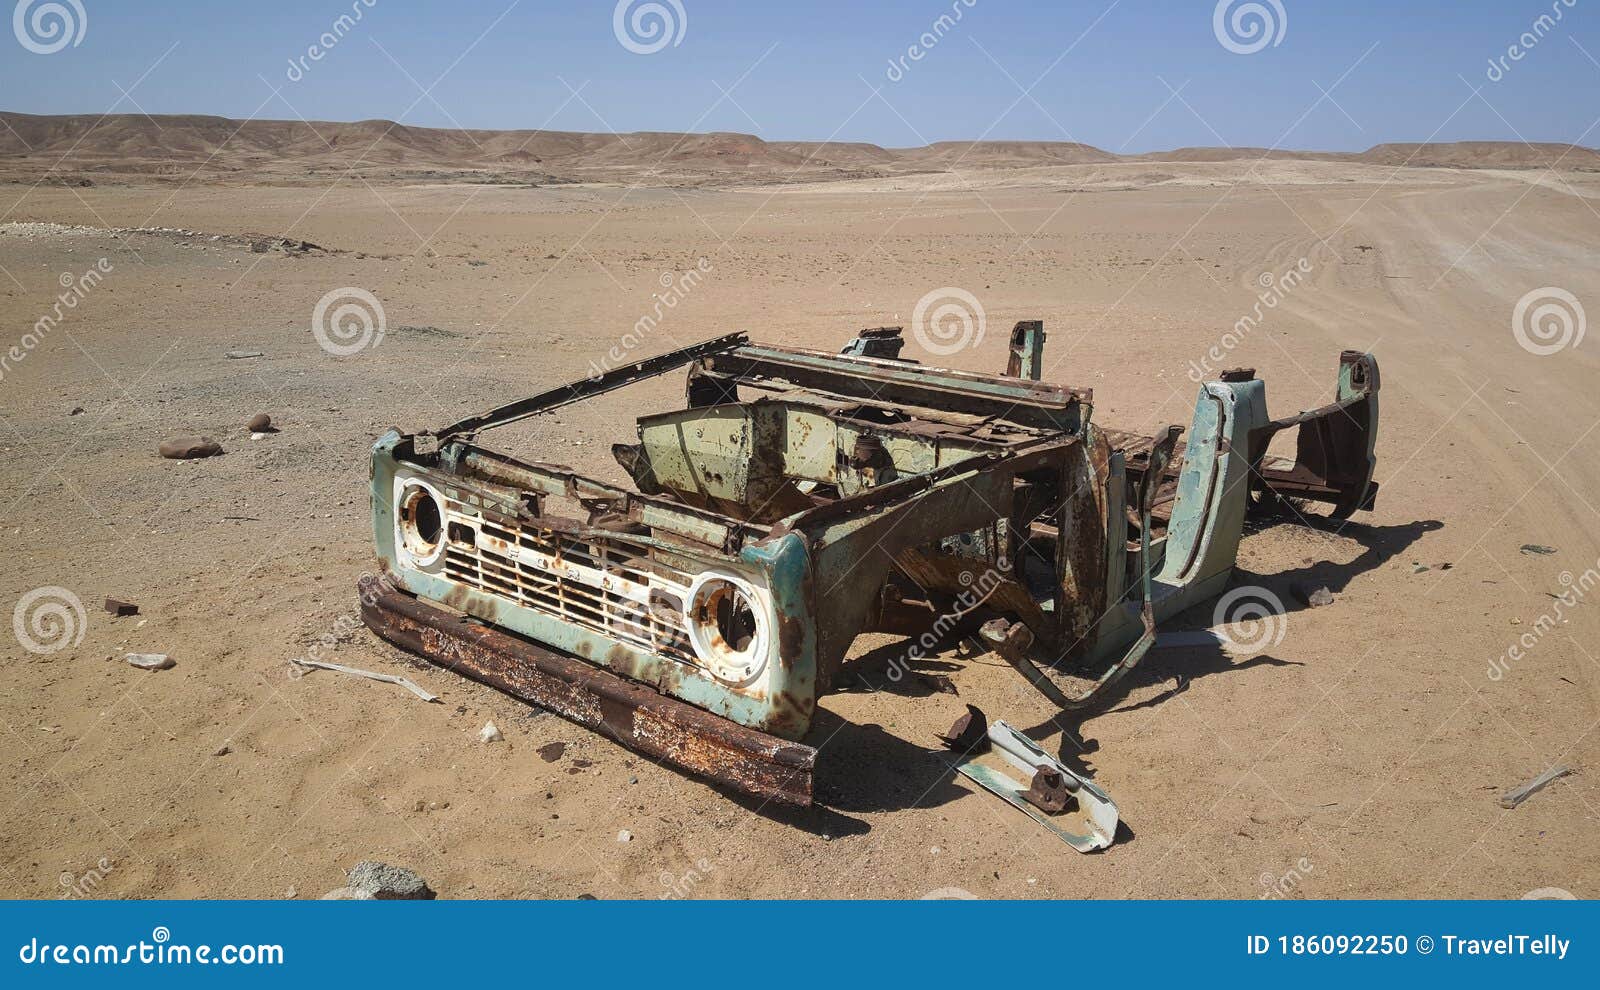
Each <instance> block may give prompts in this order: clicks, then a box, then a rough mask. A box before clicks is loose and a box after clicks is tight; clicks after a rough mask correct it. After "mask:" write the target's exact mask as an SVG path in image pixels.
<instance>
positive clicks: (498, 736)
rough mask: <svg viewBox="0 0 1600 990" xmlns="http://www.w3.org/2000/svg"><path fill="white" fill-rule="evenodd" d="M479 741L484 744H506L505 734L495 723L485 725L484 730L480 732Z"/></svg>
mask: <svg viewBox="0 0 1600 990" xmlns="http://www.w3.org/2000/svg"><path fill="white" fill-rule="evenodd" d="M478 741H479V742H482V743H494V742H505V741H506V737H505V734H504V733H502V732H501V731H500V727H499V726H498V725H495V724H494V723H493V722H485V723H483V728H481V729H479V730H478Z"/></svg>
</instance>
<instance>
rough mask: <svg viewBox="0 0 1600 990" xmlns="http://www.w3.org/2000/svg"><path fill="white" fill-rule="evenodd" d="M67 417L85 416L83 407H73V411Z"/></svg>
mask: <svg viewBox="0 0 1600 990" xmlns="http://www.w3.org/2000/svg"><path fill="white" fill-rule="evenodd" d="M67 415H68V416H82V415H83V407H82V406H73V407H72V411H71V412H69V413H67Z"/></svg>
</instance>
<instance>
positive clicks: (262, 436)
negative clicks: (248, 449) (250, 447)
mask: <svg viewBox="0 0 1600 990" xmlns="http://www.w3.org/2000/svg"><path fill="white" fill-rule="evenodd" d="M266 438H267V435H266V434H265V433H252V434H250V439H252V440H265V439H266Z"/></svg>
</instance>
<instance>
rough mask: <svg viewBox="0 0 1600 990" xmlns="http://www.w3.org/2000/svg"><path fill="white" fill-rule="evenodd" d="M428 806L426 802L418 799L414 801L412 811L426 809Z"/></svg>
mask: <svg viewBox="0 0 1600 990" xmlns="http://www.w3.org/2000/svg"><path fill="white" fill-rule="evenodd" d="M427 807H428V806H427V805H426V804H423V803H422V802H421V801H417V802H414V803H413V804H412V805H411V810H412V811H426V810H427Z"/></svg>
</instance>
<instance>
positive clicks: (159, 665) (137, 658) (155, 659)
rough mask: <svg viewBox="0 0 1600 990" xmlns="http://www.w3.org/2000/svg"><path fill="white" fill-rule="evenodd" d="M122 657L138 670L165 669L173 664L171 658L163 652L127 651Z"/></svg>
mask: <svg viewBox="0 0 1600 990" xmlns="http://www.w3.org/2000/svg"><path fill="white" fill-rule="evenodd" d="M122 659H124V660H126V661H128V662H129V663H130V664H132V665H133V666H135V667H138V668H139V669H140V670H166V669H167V668H168V667H171V666H173V662H172V658H171V657H169V656H167V655H166V654H165V653H129V654H127V655H126V656H124V657H123V658H122Z"/></svg>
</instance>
